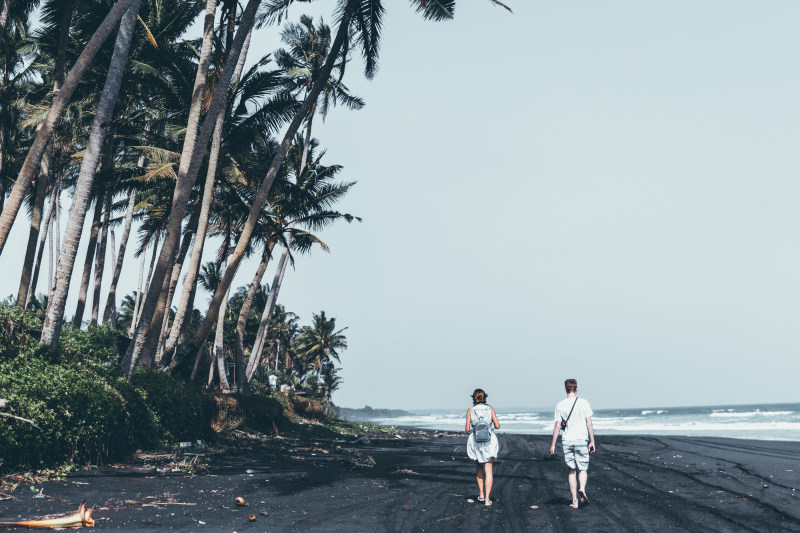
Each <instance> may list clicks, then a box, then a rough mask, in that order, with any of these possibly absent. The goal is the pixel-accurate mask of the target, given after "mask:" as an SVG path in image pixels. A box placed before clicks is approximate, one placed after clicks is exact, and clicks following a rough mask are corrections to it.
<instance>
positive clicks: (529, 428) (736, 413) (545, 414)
mask: <svg viewBox="0 0 800 533" xmlns="http://www.w3.org/2000/svg"><path fill="white" fill-rule="evenodd" d="M467 407H468V406H465V407H464V409H459V410H432V411H418V412H412V413H411V414H409V415H407V416H398V417H391V418H387V417H381V418H371V419H370V421H371V422H375V423H378V424H384V425H392V426H405V427H417V428H421V429H434V430H447V431H455V430H461V431H463V430H464V422H465V417H466V412H467ZM495 412H496V413H497V417H498V420H499V422H500V433H519V434H552V432H553V424H554V422H553V408H549V409H526V408H514V409H509V408H502V407H495ZM592 424H593V426H594V430H595V434H596V435H597V436H598V438H599V436H601V435H684V436H705V437H731V438H740V439H759V440H788V441H800V403H789V404H763V405H715V406H700V407H648V408H641V409H597V410H595V412H594V416H593V417H592Z"/></svg>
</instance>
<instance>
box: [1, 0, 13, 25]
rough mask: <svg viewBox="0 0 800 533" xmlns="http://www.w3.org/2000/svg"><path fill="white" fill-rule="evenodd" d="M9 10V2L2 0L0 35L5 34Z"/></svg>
mask: <svg viewBox="0 0 800 533" xmlns="http://www.w3.org/2000/svg"><path fill="white" fill-rule="evenodd" d="M10 10H11V0H3V7H2V8H0V33H5V32H6V26H7V25H8V12H9V11H10Z"/></svg>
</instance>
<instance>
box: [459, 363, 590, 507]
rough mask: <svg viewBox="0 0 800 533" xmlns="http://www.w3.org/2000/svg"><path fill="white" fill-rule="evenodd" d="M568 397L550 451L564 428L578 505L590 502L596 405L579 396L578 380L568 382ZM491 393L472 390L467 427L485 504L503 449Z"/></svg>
mask: <svg viewBox="0 0 800 533" xmlns="http://www.w3.org/2000/svg"><path fill="white" fill-rule="evenodd" d="M564 389H565V390H566V393H567V397H566V398H564V399H563V400H561V401H560V402H558V405H556V409H555V415H554V422H555V426H554V427H553V441H552V443H551V445H550V455H555V453H556V441H557V440H558V435H559V433H560V432H561V430H564V436H563V437H562V438H561V445H562V447H563V450H564V461H565V462H566V463H567V466H568V467H569V476H568V479H569V490H570V492H571V493H572V504H571V505H570V507H572V508H574V509H577V508H578V504H579V503H578V502H579V500H578V496H579V495H580V503H589V497H588V496H587V495H586V481H587V479H588V474H587V473H586V471H587V470H588V469H589V454H591V453H594V451H595V443H594V429H593V428H592V414H593V413H592V408H591V406H590V405H589V402H587V401H586V400H585V399H583V398H578V382H577V381H576V380H574V379H568V380H566V381H565V382H564ZM487 397H488V395H487V394H486V393H485V392H484V391H483V389H475V391H474V392H473V393H472V407H470V409H469V410H468V411H467V425H466V431H467V432H468V433H469V439H468V440H467V455H468V456H469V458H470V459H472V460H473V461H475V477H476V479H477V482H478V494H479V495H478V500H479V501H483V502H484V505H486V506H489V505H492V500H491V498H490V495H491V493H492V485H493V484H494V473H493V471H492V470H493V467H494V460H495V459H496V458H497V453H498V451H499V448H500V446H499V442H498V440H497V435H495V434H494V430H496V429H500V423H499V422H498V421H497V414H496V413H495V412H494V408H492V406H490V405H488V404H487V403H486V398H487Z"/></svg>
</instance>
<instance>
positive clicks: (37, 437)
mask: <svg viewBox="0 0 800 533" xmlns="http://www.w3.org/2000/svg"><path fill="white" fill-rule="evenodd" d="M0 397H3V398H6V399H8V400H9V401H10V406H9V407H10V408H11V409H12V411H13V413H14V414H16V415H17V416H21V417H24V418H29V419H32V420H34V421H35V422H36V423H37V425H38V426H39V427H40V428H41V430H37V429H36V428H34V427H32V426H30V425H28V424H25V423H23V422H19V421H17V420H12V419H10V418H5V417H3V418H2V419H0V456H2V457H3V459H4V465H3V466H4V468H9V467H13V466H31V467H37V466H52V465H56V464H63V463H67V462H81V463H86V462H99V461H102V460H103V459H104V458H108V457H119V456H121V455H123V454H125V453H129V452H130V451H131V449H132V447H133V446H134V442H135V437H134V433H133V431H132V428H131V424H130V417H129V415H128V412H127V403H128V402H127V401H126V399H125V398H124V397H123V395H122V394H120V392H119V391H117V390H116V389H114V388H113V387H111V386H110V385H109V384H108V383H107V382H106V380H105V379H104V378H103V376H101V375H98V374H97V373H96V372H94V371H92V370H90V369H79V368H75V367H70V366H65V365H61V364H53V363H51V362H49V361H47V360H45V359H43V358H41V357H36V356H35V355H33V356H31V355H26V354H23V355H21V356H20V357H18V358H15V359H9V360H5V361H3V362H2V363H0Z"/></svg>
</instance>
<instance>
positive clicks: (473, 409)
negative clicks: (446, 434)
mask: <svg viewBox="0 0 800 533" xmlns="http://www.w3.org/2000/svg"><path fill="white" fill-rule="evenodd" d="M478 405H484V406H486V407H489V406H488V405H486V404H485V403H484V404H478ZM476 407H477V405H473V406H472V407H470V411H472V420H470V422H471V425H472V426H475V424H476V422H475V419H479V420H480V421H481V422H486V419H485V418H484V417H483V415H478V411H476V410H475V408H476ZM490 409H491V408H490ZM488 424H489V428H492V424H491V422H488Z"/></svg>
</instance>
